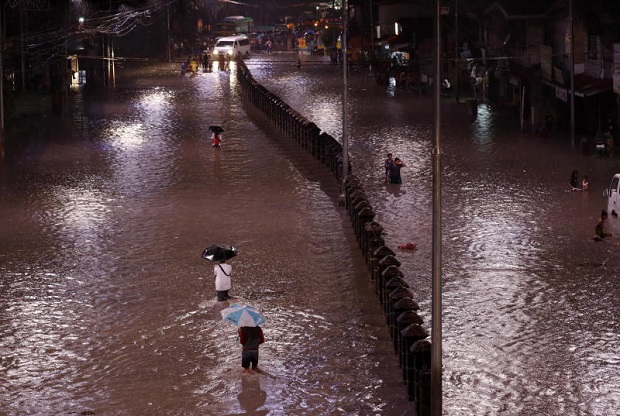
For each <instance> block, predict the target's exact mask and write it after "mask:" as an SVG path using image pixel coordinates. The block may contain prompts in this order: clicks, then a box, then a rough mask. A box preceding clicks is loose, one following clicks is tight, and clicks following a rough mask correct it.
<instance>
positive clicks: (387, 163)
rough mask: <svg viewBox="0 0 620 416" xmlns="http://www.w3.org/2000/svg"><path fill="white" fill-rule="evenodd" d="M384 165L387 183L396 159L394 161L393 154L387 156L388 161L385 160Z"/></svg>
mask: <svg viewBox="0 0 620 416" xmlns="http://www.w3.org/2000/svg"><path fill="white" fill-rule="evenodd" d="M383 165H384V167H385V182H386V183H387V182H388V181H389V179H390V170H391V169H392V166H394V159H392V154H391V153H388V154H387V159H385V162H384V163H383Z"/></svg>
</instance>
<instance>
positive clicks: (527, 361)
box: [248, 56, 620, 416]
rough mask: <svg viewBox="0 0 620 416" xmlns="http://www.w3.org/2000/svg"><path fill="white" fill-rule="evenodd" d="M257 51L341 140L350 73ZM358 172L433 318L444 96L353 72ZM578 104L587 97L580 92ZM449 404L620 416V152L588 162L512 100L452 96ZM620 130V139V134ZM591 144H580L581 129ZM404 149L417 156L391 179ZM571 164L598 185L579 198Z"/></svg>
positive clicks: (447, 220)
mask: <svg viewBox="0 0 620 416" xmlns="http://www.w3.org/2000/svg"><path fill="white" fill-rule="evenodd" d="M301 59H302V66H301V68H299V69H298V68H297V67H296V66H295V65H291V61H295V60H296V57H295V58H293V59H291V57H290V56H281V57H269V58H266V57H260V58H256V59H255V60H250V61H248V67H249V69H250V71H251V72H252V73H253V75H254V77H255V78H256V79H257V80H258V81H259V82H261V83H262V84H263V85H265V86H266V87H267V88H268V89H270V90H271V91H273V92H274V93H275V94H276V95H278V96H280V97H281V98H282V99H283V100H284V101H286V102H287V103H288V104H289V105H291V106H292V107H293V108H295V109H296V110H297V111H299V112H300V113H302V114H304V115H306V117H307V118H309V119H310V120H311V121H313V122H315V123H316V124H317V125H318V126H319V127H320V128H321V129H323V130H324V131H326V132H327V133H329V134H331V135H333V136H334V137H336V138H337V139H338V140H340V141H341V140H342V130H343V128H342V125H343V122H342V120H343V117H342V114H343V111H342V96H343V94H342V91H343V84H344V83H343V76H342V70H341V69H340V67H338V66H334V65H331V64H329V62H327V61H326V60H325V59H320V58H312V57H308V56H301ZM347 87H348V92H347V100H348V102H347V107H346V108H347V112H346V114H347V117H346V121H347V124H346V125H347V131H348V143H349V152H350V159H351V163H352V165H353V173H354V174H355V175H357V176H358V177H359V178H360V179H361V180H362V183H363V185H364V188H365V190H366V193H367V194H368V196H369V199H370V202H371V205H372V206H373V208H374V210H375V211H376V213H377V217H376V220H377V221H378V222H380V223H381V224H382V225H383V226H384V228H385V233H384V234H385V235H384V237H385V239H386V242H387V244H388V245H389V246H391V247H392V248H396V247H397V246H398V244H403V243H409V242H411V243H415V244H417V245H418V249H417V251H415V252H413V253H409V252H398V257H397V258H398V259H399V260H400V261H401V263H402V265H401V267H400V269H401V271H402V272H403V273H404V274H405V279H406V280H407V281H408V282H409V284H410V285H411V287H412V288H413V291H414V293H415V296H416V298H417V300H418V301H419V302H420V304H421V308H422V310H421V313H422V315H423V316H424V317H425V319H426V321H427V322H426V324H425V325H427V326H428V327H429V328H430V323H431V319H430V318H431V316H430V315H431V305H430V297H431V272H432V266H431V255H432V252H431V248H432V245H431V242H432V238H431V236H432V230H431V224H432V216H431V214H432V204H433V200H432V175H431V173H432V169H431V168H432V166H431V162H432V148H433V140H434V137H433V134H434V127H433V126H434V124H433V120H434V118H433V116H434V114H433V109H434V106H433V103H432V97H431V96H430V95H429V96H424V95H416V94H415V93H413V92H411V91H404V90H400V89H397V88H390V87H387V86H380V85H377V84H376V83H375V82H374V80H373V77H372V74H371V73H370V72H369V71H368V70H367V69H361V70H358V71H354V72H352V73H351V75H350V77H349V78H348V79H347ZM577 99H580V98H577ZM441 121H442V124H441V136H440V141H441V150H442V157H441V166H442V177H441V179H442V201H441V207H442V281H443V287H442V292H443V314H442V329H443V331H442V332H443V340H442V344H443V357H442V361H443V365H444V371H443V409H444V411H443V413H444V414H445V415H450V416H455V415H474V416H480V415H489V416H493V415H528V416H529V415H547V416H549V415H554V416H563V415H612V414H617V413H618V409H620V356H619V354H618V350H619V348H620V313H619V312H618V311H619V310H620V297H618V296H617V294H618V290H619V288H620V280H619V276H620V247H619V246H618V242H619V241H620V239H619V238H618V236H620V220H619V219H618V218H617V217H615V218H614V217H611V216H610V218H609V221H608V228H609V231H611V232H612V233H614V234H615V236H616V237H614V238H612V239H610V240H606V241H604V242H600V243H595V242H593V241H592V238H591V237H592V235H593V228H594V224H595V223H596V220H597V217H598V216H599V214H600V212H601V210H602V209H603V208H606V200H605V198H604V197H603V193H602V190H603V188H604V187H605V186H607V185H608V184H609V181H610V180H611V177H612V175H613V174H614V173H616V172H620V163H618V159H616V158H611V159H607V158H600V157H596V156H595V155H590V156H587V155H583V154H582V153H581V152H580V149H579V143H577V146H575V147H572V146H571V144H570V140H569V139H568V138H567V137H568V136H567V135H566V133H562V132H561V129H562V127H565V126H559V129H560V131H559V132H556V134H555V135H554V137H552V138H547V139H543V138H540V137H536V136H535V135H534V134H532V133H530V132H521V130H520V129H519V127H518V111H517V109H515V108H510V107H507V108H505V109H503V110H502V109H499V108H495V107H493V106H489V105H486V104H481V105H480V106H479V107H478V111H477V117H476V119H475V120H474V119H473V118H472V117H471V115H470V114H469V106H468V105H466V104H460V105H459V104H456V103H455V102H454V99H453V98H445V99H444V100H443V101H442V114H441ZM616 139H617V138H616ZM577 141H580V137H577ZM388 152H391V153H393V154H394V156H395V157H399V158H401V159H402V160H403V161H404V162H405V164H406V165H407V166H406V167H405V168H403V170H402V177H403V184H402V185H400V186H398V185H386V184H385V183H384V182H383V180H382V178H383V168H382V166H383V160H384V159H385V155H386V154H387V153H388ZM573 169H577V170H578V171H579V172H580V175H587V176H589V178H590V190H589V191H588V192H571V191H570V188H569V185H568V181H569V178H570V174H571V172H572V170H573Z"/></svg>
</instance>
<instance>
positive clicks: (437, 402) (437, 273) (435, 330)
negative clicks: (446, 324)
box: [431, 0, 443, 416]
mask: <svg viewBox="0 0 620 416" xmlns="http://www.w3.org/2000/svg"><path fill="white" fill-rule="evenodd" d="M439 3H440V0H435V82H434V85H435V140H434V146H433V253H432V268H433V278H432V290H431V292H432V293H431V297H432V319H433V323H432V332H431V415H432V416H441V414H442V394H443V392H442V357H441V355H442V351H441V350H442V348H441V342H442V341H441V338H442V334H441V326H442V323H441V320H442V316H441V315H442V306H441V297H442V295H441V290H442V289H441V112H440V110H441V8H440V4H439Z"/></svg>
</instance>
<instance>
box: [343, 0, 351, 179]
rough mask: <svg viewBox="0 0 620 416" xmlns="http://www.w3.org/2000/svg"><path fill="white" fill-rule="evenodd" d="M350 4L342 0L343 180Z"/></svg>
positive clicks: (346, 153) (345, 169)
mask: <svg viewBox="0 0 620 416" xmlns="http://www.w3.org/2000/svg"><path fill="white" fill-rule="evenodd" d="M348 11H349V5H348V2H347V0H343V2H342V42H341V50H342V86H343V87H342V180H343V190H344V181H345V180H346V179H347V176H348V175H349V139H348V137H347V24H348Z"/></svg>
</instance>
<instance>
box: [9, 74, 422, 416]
mask: <svg viewBox="0 0 620 416" xmlns="http://www.w3.org/2000/svg"><path fill="white" fill-rule="evenodd" d="M136 71H137V72H138V77H136V78H133V79H131V80H129V82H128V80H127V79H125V78H123V76H122V71H121V73H119V77H118V78H117V85H119V89H118V90H116V91H114V92H113V93H111V94H107V95H105V96H101V97H98V98H99V99H98V100H97V101H96V102H89V105H88V106H87V109H86V111H85V113H84V114H83V117H81V118H80V122H79V123H78V126H77V128H79V129H80V134H77V135H73V134H69V135H67V136H65V135H64V134H62V133H61V132H60V131H59V132H56V131H53V130H50V131H49V133H48V135H51V136H53V137H47V136H46V140H42V141H40V142H38V143H36V144H34V145H33V146H32V147H28V148H26V149H25V150H24V152H23V153H19V154H16V155H14V157H12V158H11V159H10V161H9V162H8V163H7V165H6V166H5V169H4V170H3V173H2V174H3V177H2V182H1V186H2V191H3V195H4V196H5V197H4V198H2V199H0V222H1V227H2V229H3V237H4V238H2V239H0V302H1V303H2V304H3V305H5V307H4V308H2V309H1V310H0V351H1V352H2V360H1V363H2V367H0V373H1V374H2V381H0V413H6V414H62V413H82V412H93V413H95V414H132V415H133V414H234V413H239V412H245V414H261V413H264V412H266V411H267V410H268V411H269V414H274V415H277V414H281V415H286V414H292V413H295V412H297V411H299V409H304V411H307V412H308V413H311V414H378V413H381V414H386V415H400V414H407V413H410V409H411V404H410V403H409V402H408V401H407V399H406V397H405V396H404V390H403V386H402V379H401V377H400V370H399V369H398V363H397V361H395V360H393V356H392V354H391V342H390V340H389V338H388V336H387V334H386V329H385V321H384V319H383V317H382V315H381V313H380V308H379V306H378V305H377V304H376V299H375V298H374V296H373V292H372V290H371V289H370V286H369V285H366V284H365V283H364V282H365V281H364V280H363V279H362V280H360V279H359V276H364V275H365V274H366V271H365V270H366V268H365V266H364V264H363V261H362V259H361V256H360V253H359V248H358V247H357V243H356V242H355V241H354V239H353V238H352V235H351V231H350V227H347V225H346V224H347V222H346V214H345V213H344V212H342V210H341V208H339V207H338V195H339V185H338V184H337V183H335V181H333V177H332V176H331V174H330V173H329V172H328V171H327V170H325V169H317V164H316V161H315V160H314V159H313V158H311V157H310V156H309V155H307V154H306V152H305V151H303V150H300V149H298V148H297V147H296V146H294V145H291V144H290V143H288V142H287V141H283V142H280V141H279V140H276V139H277V134H278V132H277V131H276V130H275V129H273V127H271V125H270V124H269V123H268V122H267V121H266V120H265V119H264V118H263V117H262V116H259V115H257V114H256V111H255V110H253V109H251V108H250V107H247V106H245V104H244V103H243V102H242V100H241V97H240V95H239V91H238V88H237V82H236V80H235V79H234V76H232V77H231V75H230V74H228V73H225V72H214V73H201V74H199V75H197V76H195V77H193V78H189V77H181V76H179V74H178V69H177V68H176V65H173V64H171V65H163V66H162V67H160V68H159V69H158V70H157V71H155V70H152V69H148V71H145V72H144V73H141V72H140V70H139V69H136ZM246 111H247V112H248V113H250V116H248V115H247V114H246ZM209 124H223V125H224V128H225V129H226V132H225V133H224V139H223V143H222V148H221V150H219V151H214V150H213V149H212V148H211V145H210V142H209V138H210V133H209V132H208V129H207V126H208V125H209ZM85 128H86V129H88V131H87V132H86V134H83V133H84V131H83V129H85ZM54 134H58V136H59V137H55V136H54ZM60 137H62V138H63V140H59V138H60ZM67 137H69V138H73V137H75V140H69V139H67ZM84 138H87V139H88V140H84ZM55 139H56V140H55ZM5 173H6V175H5ZM214 242H229V243H231V244H234V245H236V246H238V247H239V248H240V251H241V253H242V254H240V256H238V257H239V258H238V259H235V263H234V280H233V292H234V294H235V296H237V300H238V301H240V302H249V303H252V304H255V305H257V307H259V308H260V309H261V310H263V311H264V313H265V314H266V315H268V319H269V324H268V325H267V326H266V327H265V328H264V330H265V335H266V337H267V342H266V343H265V344H264V347H261V366H262V367H263V369H264V370H265V373H264V374H260V375H257V377H258V378H257V380H256V381H257V383H256V384H254V383H253V381H254V380H246V382H248V383H246V384H243V380H242V376H241V366H240V352H239V349H240V346H239V343H238V339H237V335H236V331H235V329H234V328H231V327H230V326H229V325H226V324H224V323H223V322H221V317H220V316H219V310H221V308H222V307H223V306H224V305H221V304H219V303H218V302H216V301H215V299H214V293H213V292H214V290H213V277H212V264H207V262H206V261H205V260H203V259H201V258H200V253H201V252H202V250H203V249H204V247H206V246H207V245H209V244H211V243H214ZM209 266H211V267H209ZM366 283H367V282H366ZM343 302H345V303H347V307H346V308H345V309H343V307H342V305H343ZM373 309H374V310H376V311H377V313H370V314H369V313H368V312H369V311H372V310H373ZM367 315H370V316H369V317H368V319H367V318H366V316H367ZM359 332H362V333H363V334H364V335H363V338H359V337H358V336H357V334H358V333H359ZM343 334H344V335H343ZM343 351H346V353H345V354H343V353H342V352H343ZM300 357H301V359H300ZM240 383H241V385H240ZM244 406H246V407H244ZM242 414H243V413H242Z"/></svg>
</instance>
